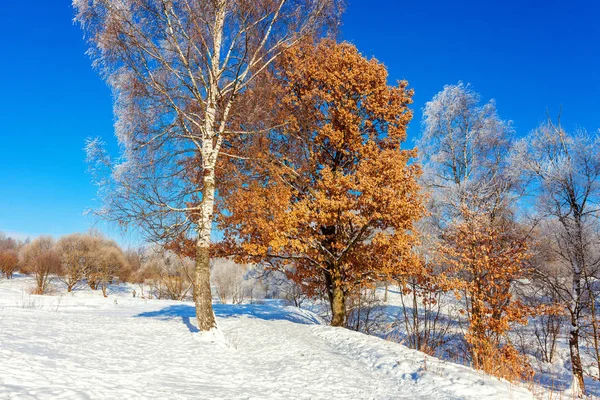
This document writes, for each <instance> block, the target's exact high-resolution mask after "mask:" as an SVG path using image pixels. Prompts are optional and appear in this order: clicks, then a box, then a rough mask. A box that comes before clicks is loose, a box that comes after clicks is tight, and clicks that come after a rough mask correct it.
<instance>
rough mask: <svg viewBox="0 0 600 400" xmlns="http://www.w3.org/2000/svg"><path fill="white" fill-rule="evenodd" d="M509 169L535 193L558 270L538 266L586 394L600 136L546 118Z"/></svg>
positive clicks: (578, 389) (579, 388)
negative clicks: (585, 334) (565, 318)
mask: <svg viewBox="0 0 600 400" xmlns="http://www.w3.org/2000/svg"><path fill="white" fill-rule="evenodd" d="M513 168H514V169H515V171H520V172H522V173H523V178H524V179H526V180H527V182H528V183H529V185H530V188H531V189H532V191H534V192H535V193H536V194H537V203H536V206H537V211H538V219H540V220H541V221H543V222H544V223H546V224H550V225H551V228H550V229H546V232H548V234H549V239H551V241H552V247H551V249H552V251H553V261H554V263H555V268H558V272H557V273H549V272H548V270H547V269H545V268H538V270H537V273H538V275H539V279H543V280H544V282H545V283H546V284H547V286H548V287H549V288H552V290H553V291H554V294H555V295H556V297H557V298H558V299H560V302H561V304H563V305H564V307H565V309H566V310H567V312H568V315H569V320H570V328H569V350H570V354H571V365H572V370H573V386H572V388H573V390H574V392H575V393H585V387H584V381H583V368H582V363H581V356H580V343H579V342H580V335H581V329H582V323H583V319H582V318H583V314H584V311H585V308H586V304H587V302H586V298H587V297H588V295H589V282H590V281H589V278H590V277H591V276H592V275H593V274H594V271H597V269H598V265H599V263H600V257H598V253H597V252H596V251H595V250H594V249H595V248H597V246H598V244H599V243H600V242H599V241H598V235H596V234H595V232H597V226H598V222H599V217H600V208H599V206H600V204H599V201H600V182H599V180H598V177H599V176H600V139H599V137H598V135H597V134H590V133H588V132H586V131H585V130H580V131H578V132H577V133H575V134H570V133H568V132H566V131H565V130H564V129H563V128H562V127H561V125H560V119H559V121H558V123H556V124H555V123H553V122H552V121H548V122H547V123H545V124H543V125H541V126H540V127H539V128H537V129H535V130H534V131H533V132H532V133H531V134H530V135H529V136H528V137H526V138H524V139H523V140H522V141H520V142H519V144H518V146H517V147H516V150H515V155H514V160H513Z"/></svg>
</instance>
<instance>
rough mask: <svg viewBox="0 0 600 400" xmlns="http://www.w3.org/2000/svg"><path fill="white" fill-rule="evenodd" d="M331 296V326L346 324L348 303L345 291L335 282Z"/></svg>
mask: <svg viewBox="0 0 600 400" xmlns="http://www.w3.org/2000/svg"><path fill="white" fill-rule="evenodd" d="M331 294H332V296H331V315H332V317H331V326H346V304H345V296H344V291H343V290H342V288H341V287H339V285H337V284H336V283H335V281H334V282H333V286H332V293H331Z"/></svg>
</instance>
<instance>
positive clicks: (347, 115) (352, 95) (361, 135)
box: [220, 40, 424, 292]
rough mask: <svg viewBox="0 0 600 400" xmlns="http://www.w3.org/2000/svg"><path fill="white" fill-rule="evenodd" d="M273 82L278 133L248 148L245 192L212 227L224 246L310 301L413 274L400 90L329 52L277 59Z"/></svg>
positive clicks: (303, 49) (418, 205)
mask: <svg viewBox="0 0 600 400" xmlns="http://www.w3.org/2000/svg"><path fill="white" fill-rule="evenodd" d="M276 76H277V77H278V79H279V83H278V85H280V88H279V89H277V90H278V91H280V92H281V98H280V100H279V101H278V102H277V104H278V105H279V106H280V109H279V110H278V111H277V115H278V118H280V119H281V121H282V123H281V124H280V125H281V126H283V127H282V128H280V129H276V130H272V131H270V132H268V134H266V135H265V136H263V138H262V139H260V138H255V139H254V140H255V141H256V142H259V141H261V143H262V144H261V146H250V147H249V148H252V150H251V151H252V153H251V154H248V155H249V158H250V160H249V161H248V162H246V163H244V164H243V165H240V171H243V172H241V173H242V174H243V175H244V176H245V178H246V179H247V183H246V186H245V187H244V188H243V189H240V190H237V191H231V192H230V193H228V194H227V204H228V209H229V210H228V214H227V215H222V216H221V217H220V220H221V222H222V226H223V227H224V228H225V231H226V237H228V238H229V239H230V240H232V241H234V242H237V243H238V244H239V248H241V249H243V253H244V254H245V255H246V256H247V257H248V258H251V259H253V260H255V261H268V262H271V263H274V264H276V265H277V266H278V267H285V268H288V272H289V275H290V276H291V277H292V278H293V279H295V280H296V281H298V282H302V283H303V284H304V287H305V289H306V290H307V291H310V292H314V290H315V288H316V287H318V288H319V289H320V290H325V291H328V290H331V287H330V286H327V285H325V282H327V281H329V282H330V283H329V284H328V285H334V286H339V287H342V288H343V290H344V291H345V292H351V291H353V290H354V288H355V287H356V286H358V285H363V287H364V286H365V285H367V286H368V285H369V284H371V283H372V282H374V281H376V280H380V279H385V278H388V279H389V278H390V277H392V276H395V275H397V274H399V273H400V272H402V271H404V270H406V269H409V268H412V265H413V264H416V263H418V262H419V261H418V260H417V258H416V256H415V255H414V254H413V246H414V245H415V243H416V242H417V237H415V235H414V233H413V231H414V229H413V223H414V221H416V220H417V219H419V218H420V217H421V216H422V215H423V214H424V208H423V205H422V199H421V195H420V194H419V186H418V184H417V181H416V179H417V177H418V176H419V174H420V169H419V167H418V166H416V165H408V164H409V162H410V160H411V158H413V157H414V156H415V153H414V151H407V150H402V149H401V148H400V143H401V141H403V140H404V139H405V135H406V126H407V124H408V122H409V121H410V119H411V117H412V112H411V111H410V110H409V108H408V105H409V104H410V103H411V102H412V99H411V97H412V91H411V90H408V89H407V83H406V82H401V83H399V85H398V86H396V87H390V86H388V85H387V72H386V70H385V67H384V66H383V65H382V64H380V63H379V62H377V61H376V60H373V59H372V60H367V59H365V58H364V57H362V56H361V54H360V53H359V52H358V50H357V49H356V48H355V47H354V46H352V45H350V44H348V43H342V44H336V43H335V42H333V41H331V40H325V41H323V42H321V43H319V44H318V45H317V46H312V45H309V44H305V45H303V46H300V47H298V48H295V49H292V50H290V51H288V52H287V53H286V54H285V55H284V56H283V58H282V59H281V62H280V70H279V71H278V72H277V73H276ZM324 285H325V286H324Z"/></svg>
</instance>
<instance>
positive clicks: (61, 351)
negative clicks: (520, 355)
mask: <svg viewBox="0 0 600 400" xmlns="http://www.w3.org/2000/svg"><path fill="white" fill-rule="evenodd" d="M31 284H32V281H31V279H30V278H27V277H23V276H18V277H17V278H16V279H13V280H12V281H10V280H1V281H0V398H2V399H4V398H6V399H13V398H18V399H139V398H145V399H146V398H148V399H164V398H169V399H192V398H193V399H331V398H335V399H402V398H407V399H409V398H410V399H531V398H533V396H532V394H531V393H530V392H528V391H527V390H526V389H524V388H523V387H519V386H514V385H511V384H509V383H507V382H505V381H502V380H499V379H496V378H492V377H489V376H486V375H484V374H481V373H479V372H476V371H473V370H471V369H469V368H467V367H465V366H461V365H456V364H452V363H449V362H444V361H440V360H438V359H435V358H432V357H428V356H426V355H425V354H423V353H420V352H417V351H414V350H410V349H407V348H406V347H404V346H402V345H400V344H396V343H392V342H389V341H385V340H383V339H380V338H377V337H374V336H367V335H364V334H361V333H357V332H353V331H349V330H346V329H342V328H333V327H329V326H326V325H324V324H323V321H322V320H321V319H320V318H319V317H318V316H317V315H315V314H313V313H311V312H309V311H306V310H301V309H298V308H295V307H290V306H284V305H282V304H280V303H278V302H276V301H272V302H269V301H266V302H264V303H263V304H244V305H225V304H222V305H221V304H217V305H215V314H216V316H217V321H218V326H219V328H218V329H217V330H216V331H213V332H210V333H209V334H206V333H200V332H198V329H197V328H196V326H195V317H194V308H193V305H192V303H189V302H176V301H167V300H144V299H140V298H133V297H132V294H131V288H130V287H128V286H125V285H122V286H115V287H112V288H111V289H112V290H111V294H110V296H109V297H108V298H103V297H102V296H101V295H100V294H99V293H96V292H92V291H90V290H88V289H85V290H80V291H77V292H75V293H73V294H66V293H63V292H62V291H59V292H56V293H55V294H53V295H51V296H34V295H30V294H29V293H28V290H29V289H28V287H29V286H30V285H31Z"/></svg>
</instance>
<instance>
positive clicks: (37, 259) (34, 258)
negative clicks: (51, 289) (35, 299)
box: [19, 236, 60, 294]
mask: <svg viewBox="0 0 600 400" xmlns="http://www.w3.org/2000/svg"><path fill="white" fill-rule="evenodd" d="M54 244H55V243H54V239H52V237H51V236H40V237H38V238H36V239H35V240H33V241H32V242H31V243H29V244H27V245H25V246H24V247H23V248H22V249H21V251H20V253H19V259H20V264H21V265H22V271H23V272H24V273H26V274H31V275H33V276H34V278H35V283H36V287H35V289H34V294H44V293H46V291H47V290H48V286H49V284H50V282H51V281H52V278H53V276H54V274H57V273H58V272H59V271H60V258H59V257H58V254H56V251H55V249H54Z"/></svg>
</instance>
